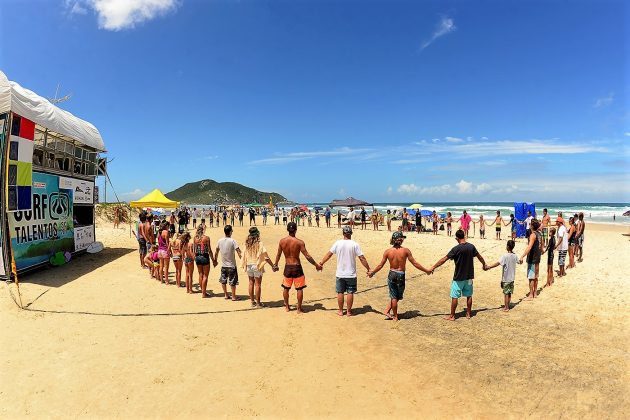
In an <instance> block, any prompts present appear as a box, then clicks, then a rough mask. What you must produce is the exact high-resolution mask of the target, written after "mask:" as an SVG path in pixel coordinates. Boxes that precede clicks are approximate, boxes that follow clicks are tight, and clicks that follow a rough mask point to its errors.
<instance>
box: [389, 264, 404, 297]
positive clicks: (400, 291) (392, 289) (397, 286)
mask: <svg viewBox="0 0 630 420" xmlns="http://www.w3.org/2000/svg"><path fill="white" fill-rule="evenodd" d="M387 286H388V287H389V298H390V299H396V300H402V298H403V295H404V294H405V273H404V272H399V271H391V270H390V272H389V274H388V275H387Z"/></svg>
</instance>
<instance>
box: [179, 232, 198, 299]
mask: <svg viewBox="0 0 630 420" xmlns="http://www.w3.org/2000/svg"><path fill="white" fill-rule="evenodd" d="M179 238H180V241H181V246H182V258H183V259H184V266H185V267H186V281H185V282H186V293H192V292H193V291H192V285H193V273H194V272H195V262H194V261H195V250H194V247H193V243H192V242H191V241H190V232H184V233H182V235H181V236H180V237H179Z"/></svg>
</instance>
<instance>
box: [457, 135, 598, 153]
mask: <svg viewBox="0 0 630 420" xmlns="http://www.w3.org/2000/svg"><path fill="white" fill-rule="evenodd" d="M452 151H453V152H454V153H457V154H461V155H466V156H473V155H475V156H476V155H488V154H493V155H521V154H529V155H545V154H580V153H591V152H597V153H606V152H608V149H606V148H605V147H598V146H594V145H591V144H586V143H584V144H580V143H559V142H558V141H557V140H555V139H554V140H499V141H493V142H483V143H474V144H456V145H454V146H453V147H452Z"/></svg>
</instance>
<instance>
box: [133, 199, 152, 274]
mask: <svg viewBox="0 0 630 420" xmlns="http://www.w3.org/2000/svg"><path fill="white" fill-rule="evenodd" d="M146 222H147V214H146V212H145V211H144V210H143V211H141V212H140V223H138V233H137V234H136V237H137V238H138V252H139V253H140V267H142V268H147V265H146V264H145V261H144V259H145V257H146V256H147V251H148V250H147V235H146V234H145V232H144V228H145V225H146ZM149 246H150V245H149Z"/></svg>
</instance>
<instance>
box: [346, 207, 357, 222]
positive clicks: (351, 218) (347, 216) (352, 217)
mask: <svg viewBox="0 0 630 420" xmlns="http://www.w3.org/2000/svg"><path fill="white" fill-rule="evenodd" d="M354 216H355V212H354V210H352V211H351V212H348V214H347V215H346V218H347V219H348V220H352V221H353V222H354Z"/></svg>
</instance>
